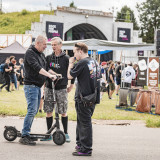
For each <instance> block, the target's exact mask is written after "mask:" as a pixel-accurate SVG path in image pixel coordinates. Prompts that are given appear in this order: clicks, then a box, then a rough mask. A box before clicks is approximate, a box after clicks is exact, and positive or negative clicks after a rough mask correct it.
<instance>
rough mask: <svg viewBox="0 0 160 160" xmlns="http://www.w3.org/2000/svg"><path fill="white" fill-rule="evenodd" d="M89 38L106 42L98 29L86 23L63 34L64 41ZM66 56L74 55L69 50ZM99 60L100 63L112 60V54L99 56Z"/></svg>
mask: <svg viewBox="0 0 160 160" xmlns="http://www.w3.org/2000/svg"><path fill="white" fill-rule="evenodd" d="M91 38H95V39H101V40H107V38H106V37H105V35H104V34H103V33H102V32H101V31H100V30H99V29H98V28H96V27H95V26H93V25H91V24H88V23H82V24H79V25H76V26H74V27H72V28H71V29H69V30H68V31H67V32H66V33H65V37H64V39H65V41H71V40H81V39H91ZM68 54H69V56H73V55H74V54H73V51H72V50H69V51H68ZM100 59H101V61H109V60H112V59H113V52H110V53H108V54H103V55H101V58H100Z"/></svg>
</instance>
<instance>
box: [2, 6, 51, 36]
mask: <svg viewBox="0 0 160 160" xmlns="http://www.w3.org/2000/svg"><path fill="white" fill-rule="evenodd" d="M40 14H51V12H50V11H36V12H30V11H27V10H26V9H23V10H22V11H21V12H12V13H4V14H0V34H24V33H25V31H26V30H31V23H32V22H39V21H40Z"/></svg>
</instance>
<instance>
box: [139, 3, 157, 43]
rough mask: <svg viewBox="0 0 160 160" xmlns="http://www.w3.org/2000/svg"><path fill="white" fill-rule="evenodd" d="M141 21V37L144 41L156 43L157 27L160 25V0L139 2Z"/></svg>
mask: <svg viewBox="0 0 160 160" xmlns="http://www.w3.org/2000/svg"><path fill="white" fill-rule="evenodd" d="M136 7H137V9H138V12H139V18H140V23H141V28H140V29H141V37H142V39H143V41H144V42H147V43H154V32H155V29H157V28H159V27H160V16H159V15H160V0H146V2H143V3H141V4H138V3H137V6H136Z"/></svg>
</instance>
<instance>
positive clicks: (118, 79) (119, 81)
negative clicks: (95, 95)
mask: <svg viewBox="0 0 160 160" xmlns="http://www.w3.org/2000/svg"><path fill="white" fill-rule="evenodd" d="M116 84H117V85H120V84H121V78H119V77H116Z"/></svg>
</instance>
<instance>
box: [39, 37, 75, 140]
mask: <svg viewBox="0 0 160 160" xmlns="http://www.w3.org/2000/svg"><path fill="white" fill-rule="evenodd" d="M51 45H52V49H53V53H52V54H51V55H49V56H47V57H46V61H47V65H48V67H49V68H50V70H52V71H53V72H54V73H55V74H61V75H62V77H63V78H62V79H60V80H56V81H55V83H54V85H55V88H54V89H55V101H56V105H57V106H56V109H57V111H58V113H59V114H61V121H62V125H63V129H64V133H65V136H66V142H70V141H71V140H70V137H69V134H68V115H67V108H68V93H69V92H70V91H71V89H72V88H73V85H74V80H72V81H71V84H70V86H69V87H68V88H67V85H68V78H67V71H68V65H69V56H67V55H66V54H65V52H63V51H62V39H61V38H59V37H54V38H52V39H51ZM67 92H68V93H67ZM54 106H55V104H54V102H53V88H52V81H51V80H50V79H49V78H47V80H46V82H45V91H44V107H43V109H44V112H46V123H47V129H48V130H49V129H50V128H51V126H52V123H53V109H54ZM51 139H52V138H51V137H50V138H49V139H42V140H41V141H47V140H51Z"/></svg>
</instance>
